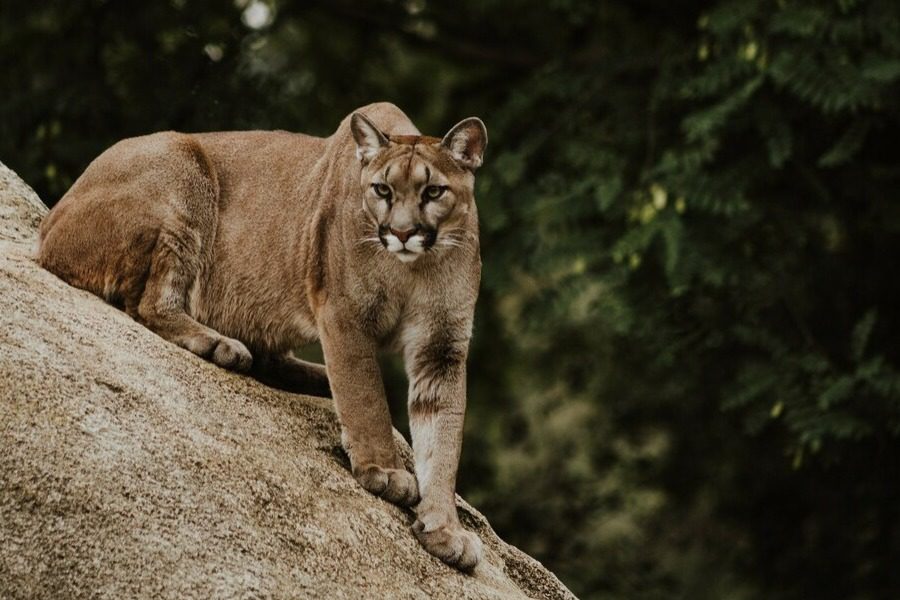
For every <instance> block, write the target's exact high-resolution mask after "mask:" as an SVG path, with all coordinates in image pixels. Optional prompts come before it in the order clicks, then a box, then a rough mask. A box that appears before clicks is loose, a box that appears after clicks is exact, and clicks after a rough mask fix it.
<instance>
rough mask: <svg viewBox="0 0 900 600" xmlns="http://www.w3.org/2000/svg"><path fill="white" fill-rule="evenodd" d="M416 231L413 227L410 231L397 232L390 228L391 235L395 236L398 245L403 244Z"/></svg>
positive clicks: (416, 228)
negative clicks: (398, 241)
mask: <svg viewBox="0 0 900 600" xmlns="http://www.w3.org/2000/svg"><path fill="white" fill-rule="evenodd" d="M418 230H419V228H418V227H413V228H412V229H407V230H406V231H397V230H396V229H394V228H393V227H391V233H393V234H394V235H396V236H397V239H398V240H400V243H402V244H405V243H406V240H408V239H409V238H411V237H412V236H414V235H415V234H416V232H417V231H418Z"/></svg>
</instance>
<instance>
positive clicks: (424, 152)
mask: <svg viewBox="0 0 900 600" xmlns="http://www.w3.org/2000/svg"><path fill="white" fill-rule="evenodd" d="M463 124H466V125H465V127H464V131H461V132H456V136H457V137H456V138H450V141H452V140H453V139H456V142H457V146H456V150H458V151H459V152H457V153H456V154H455V153H454V148H453V146H451V145H450V143H449V142H448V138H444V140H441V139H439V138H433V137H427V136H388V135H385V134H383V133H381V132H380V131H378V130H377V128H375V126H374V125H373V124H372V123H371V122H369V121H368V119H365V117H362V115H359V114H358V113H357V114H356V115H354V118H353V121H351V127H352V128H353V133H354V137H355V138H356V141H357V152H358V154H359V157H360V160H361V161H362V162H363V168H362V173H361V184H362V186H363V206H364V209H365V211H366V213H367V215H368V216H369V218H370V219H371V222H372V225H373V231H372V232H371V233H372V234H374V235H369V236H367V237H366V238H365V239H366V240H368V241H372V242H373V243H374V242H376V240H377V243H379V244H380V245H381V246H383V247H384V249H386V250H387V251H388V252H390V253H392V254H393V255H394V256H395V257H396V258H397V259H398V260H400V261H401V262H404V263H411V262H413V261H415V260H417V259H418V258H420V257H421V256H423V255H424V254H426V253H428V252H438V251H441V250H444V249H448V248H454V247H457V246H461V245H463V244H465V243H467V241H468V240H470V239H471V238H470V237H467V234H469V233H470V232H469V231H467V228H466V224H467V223H468V215H469V213H470V210H471V208H472V205H473V202H474V194H473V185H474V181H475V178H474V175H473V172H474V169H475V168H477V164H480V162H481V151H482V150H483V148H484V145H485V144H486V143H487V136H486V133H484V125H483V124H482V123H481V121H479V120H477V119H475V120H467V121H464V122H463V123H461V124H460V125H463ZM459 127H460V126H459V125H457V127H456V128H454V130H451V133H453V132H454V131H455V130H456V129H458V128H459ZM449 135H450V134H448V136H449ZM463 136H464V137H465V139H462V137H463ZM476 137H477V138H478V139H475V138H476ZM470 138H471V139H470ZM370 141H374V143H375V144H374V147H371V146H370V145H369V142H370ZM360 142H362V143H360ZM463 142H469V144H468V146H464V144H463ZM476 143H477V144H480V145H478V148H479V150H478V155H477V157H475V156H473V155H467V154H464V152H465V150H466V147H475V145H476ZM473 159H474V160H476V161H477V164H475V163H473V162H472V161H473Z"/></svg>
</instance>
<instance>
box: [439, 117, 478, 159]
mask: <svg viewBox="0 0 900 600" xmlns="http://www.w3.org/2000/svg"><path fill="white" fill-rule="evenodd" d="M487 142H488V137H487V128H486V127H485V126H484V123H482V122H481V119H479V118H478V117H469V118H468V119H463V120H462V121H460V122H459V123H457V124H456V125H454V126H453V129H451V130H450V131H449V132H448V133H447V135H445V136H444V139H443V140H441V146H443V147H444V148H446V149H447V151H448V152H449V153H450V156H452V157H453V158H454V159H456V162H458V163H459V164H461V165H462V166H464V167H465V168H467V169H471V170H472V171H474V170H475V169H477V168H478V167H480V166H481V161H482V159H483V158H484V149H485V147H487Z"/></svg>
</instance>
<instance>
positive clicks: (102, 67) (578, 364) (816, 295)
mask: <svg viewBox="0 0 900 600" xmlns="http://www.w3.org/2000/svg"><path fill="white" fill-rule="evenodd" d="M0 89H2V92H0V160H2V161H3V162H5V163H6V164H7V165H8V166H10V167H11V168H13V169H14V170H16V171H17V172H18V173H19V174H20V175H21V176H22V177H23V178H24V179H25V180H26V181H27V182H28V183H30V184H31V185H32V186H33V187H34V188H35V189H36V190H37V191H38V193H39V194H40V196H41V197H42V198H43V199H44V201H45V202H46V203H47V204H48V205H50V206H52V205H53V204H54V203H55V202H56V201H57V200H58V199H59V198H60V196H61V195H62V194H63V193H64V192H65V190H66V189H67V188H68V186H69V185H71V183H72V182H73V181H74V179H75V178H76V177H78V175H79V174H80V173H81V171H82V170H83V169H84V168H85V166H86V165H87V164H88V162H90V161H91V160H92V159H93V158H94V157H95V156H96V155H97V154H99V153H100V152H101V151H102V150H103V149H105V148H106V147H107V146H109V145H110V144H111V143H113V142H114V141H116V140H118V139H120V138H123V137H127V136H133V135H138V134H143V133H148V132H152V131H157V130H165V129H176V130H181V131H207V130H222V129H250V128H261V129H269V128H273V129H274V128H279V129H287V130H292V131H303V132H309V133H315V134H320V135H327V134H329V133H330V132H331V131H333V129H334V128H335V127H336V126H337V124H338V122H339V121H340V119H341V118H342V117H344V116H345V115H346V114H348V113H349V112H351V111H352V110H353V109H354V108H355V107H358V106H360V105H363V104H366V103H369V102H372V101H376V100H390V101H392V102H394V103H396V104H398V105H399V106H401V107H402V108H403V109H404V110H405V111H406V112H407V113H408V114H409V115H410V116H411V118H412V119H413V121H414V122H415V123H416V124H417V125H418V126H419V128H420V129H421V130H422V131H423V132H425V133H428V134H434V135H442V134H443V133H444V132H446V131H447V130H448V129H449V128H450V127H451V126H452V125H453V124H454V123H456V122H457V121H458V120H460V119H462V118H463V117H466V116H470V115H477V116H480V117H481V118H482V119H483V120H484V121H485V122H486V123H487V126H488V130H489V133H490V139H491V143H490V146H489V147H488V152H487V156H486V160H485V166H484V167H483V169H482V170H480V171H479V173H478V177H477V198H478V205H479V210H480V215H481V224H482V254H483V258H484V277H483V282H482V290H481V297H480V301H479V305H478V310H477V323H476V331H475V338H474V341H473V344H474V345H473V349H472V353H471V360H470V371H469V374H470V375H469V379H470V380H469V414H468V419H467V424H466V439H465V445H464V450H463V457H462V465H461V470H460V477H459V490H460V492H461V493H462V494H463V495H464V496H466V497H467V498H468V499H469V500H470V501H471V502H472V503H473V504H474V505H475V506H476V507H478V508H479V509H480V510H482V511H483V512H484V513H485V514H486V515H487V516H488V518H489V519H490V521H491V523H492V524H493V526H494V527H495V528H496V530H497V531H498V532H499V533H500V534H501V535H502V536H503V537H504V538H506V539H507V540H508V541H510V542H512V543H514V544H516V545H518V546H519V547H521V548H522V549H524V550H525V551H527V552H529V553H530V554H532V555H533V556H535V557H536V558H538V559H539V560H541V561H542V562H544V563H545V564H546V565H547V566H548V567H549V568H550V569H552V570H553V571H554V572H555V573H557V574H558V575H559V576H560V578H561V579H562V580H563V581H564V582H565V583H566V584H567V585H568V586H570V587H571V589H572V590H573V591H574V592H575V593H576V594H577V595H579V596H580V597H582V598H667V599H668V598H735V599H741V598H769V599H789V598H798V599H799V598H835V599H837V598H841V599H847V598H852V599H876V598H897V597H900V345H898V339H900V273H898V269H900V149H898V148H900V143H898V139H900V3H898V2H897V1H896V0H881V1H879V0H869V1H866V0H860V1H857V0H830V1H820V2H809V1H803V0H767V1H760V0H739V1H735V0H722V1H710V2H699V1H685V2H651V1H649V0H636V1H629V2H626V1H620V2H598V1H593V0H544V1H538V0H520V1H513V0H507V1H502V2H501V1H500V0H457V1H454V2H450V1H444V2H436V1H435V0H393V1H388V0H385V1H373V0H367V1H352V0H334V1H328V2H325V1H322V2H315V1H306V2H299V1H298V2H290V1H288V0H271V1H270V0H238V1H233V0H231V1H224V2H213V1H206V2H200V1H196V0H169V1H155V2H125V1H124V0H107V1H104V0H81V1H74V0H41V1H39V2H13V1H12V0H2V1H0ZM386 368H387V370H388V373H389V375H388V387H389V390H390V395H391V398H392V404H393V410H394V412H395V414H396V416H397V419H398V426H399V427H401V428H403V427H404V418H403V411H404V401H405V383H404V382H403V380H402V375H401V372H400V371H399V369H398V365H397V364H396V363H395V362H394V361H391V360H390V359H386Z"/></svg>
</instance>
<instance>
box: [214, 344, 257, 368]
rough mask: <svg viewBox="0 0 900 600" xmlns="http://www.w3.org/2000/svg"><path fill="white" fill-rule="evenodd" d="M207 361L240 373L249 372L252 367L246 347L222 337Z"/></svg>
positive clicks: (251, 358) (251, 360) (250, 357)
mask: <svg viewBox="0 0 900 600" xmlns="http://www.w3.org/2000/svg"><path fill="white" fill-rule="evenodd" d="M209 359H210V360H211V361H213V362H214V363H216V364H217V365H219V366H220V367H224V368H226V369H232V370H234V371H240V372H244V371H249V370H250V367H251V366H252V365H253V356H251V355H250V351H249V350H247V347H246V346H245V345H244V344H242V343H241V342H239V341H237V340H234V339H231V338H227V337H224V336H223V337H221V338H219V339H218V340H217V341H216V345H215V346H214V347H213V349H212V353H211V354H210V356H209Z"/></svg>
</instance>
